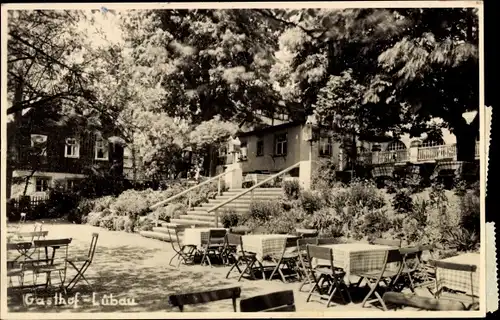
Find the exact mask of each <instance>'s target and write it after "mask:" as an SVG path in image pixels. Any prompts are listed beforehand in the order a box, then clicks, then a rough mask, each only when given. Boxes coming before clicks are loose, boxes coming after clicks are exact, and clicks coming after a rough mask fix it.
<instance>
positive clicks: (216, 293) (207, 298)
mask: <svg viewBox="0 0 500 320" xmlns="http://www.w3.org/2000/svg"><path fill="white" fill-rule="evenodd" d="M240 296H241V288H240V287H233V288H227V289H216V290H210V291H203V292H195V293H182V294H175V295H171V296H169V297H168V301H169V302H170V304H171V305H172V306H174V307H178V308H179V309H180V311H181V312H184V306H186V305H193V304H200V303H208V302H214V301H220V300H226V299H231V300H232V301H233V310H234V312H236V299H239V298H240Z"/></svg>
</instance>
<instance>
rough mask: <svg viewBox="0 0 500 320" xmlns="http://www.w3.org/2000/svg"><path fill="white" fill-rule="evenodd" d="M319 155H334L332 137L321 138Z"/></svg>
mask: <svg viewBox="0 0 500 320" xmlns="http://www.w3.org/2000/svg"><path fill="white" fill-rule="evenodd" d="M319 155H320V156H322V157H329V156H331V155H332V138H330V137H322V138H320V139H319Z"/></svg>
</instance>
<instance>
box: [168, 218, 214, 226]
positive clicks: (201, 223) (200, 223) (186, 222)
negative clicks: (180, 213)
mask: <svg viewBox="0 0 500 320" xmlns="http://www.w3.org/2000/svg"><path fill="white" fill-rule="evenodd" d="M170 221H171V222H173V223H177V224H182V225H187V226H195V227H201V228H202V227H211V226H213V225H214V223H212V222H209V221H200V220H189V219H180V218H179V219H172V220H170Z"/></svg>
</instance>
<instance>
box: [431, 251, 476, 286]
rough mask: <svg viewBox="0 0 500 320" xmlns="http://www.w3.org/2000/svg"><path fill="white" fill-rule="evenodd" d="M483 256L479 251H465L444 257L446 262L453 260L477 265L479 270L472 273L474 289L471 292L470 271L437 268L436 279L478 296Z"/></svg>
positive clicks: (443, 284) (443, 283) (453, 261)
mask: <svg viewBox="0 0 500 320" xmlns="http://www.w3.org/2000/svg"><path fill="white" fill-rule="evenodd" d="M480 258H481V256H480V254H479V253H464V254H461V255H458V256H455V257H451V258H446V259H442V260H441V261H444V262H452V263H458V264H467V265H475V266H477V270H476V271H475V272H473V273H472V286H473V288H472V290H473V292H471V273H470V272H468V271H458V270H449V269H441V268H437V270H436V280H437V281H438V282H440V283H441V284H442V286H444V287H446V288H448V289H452V290H456V291H462V292H465V293H466V294H469V295H470V294H472V295H474V296H478V293H479V283H480V282H479V268H480V267H481V265H480V260H481V259H480Z"/></svg>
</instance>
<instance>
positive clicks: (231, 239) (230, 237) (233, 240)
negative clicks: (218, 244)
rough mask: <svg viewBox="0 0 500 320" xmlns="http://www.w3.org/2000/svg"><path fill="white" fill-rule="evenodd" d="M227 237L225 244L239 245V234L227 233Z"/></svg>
mask: <svg viewBox="0 0 500 320" xmlns="http://www.w3.org/2000/svg"><path fill="white" fill-rule="evenodd" d="M226 237H227V244H228V245H229V246H241V243H242V241H241V234H237V233H232V232H230V233H228V234H227V235H226Z"/></svg>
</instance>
